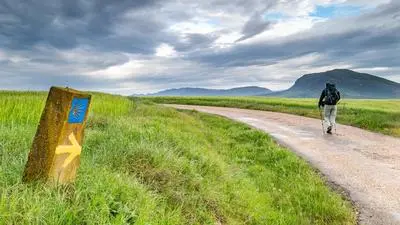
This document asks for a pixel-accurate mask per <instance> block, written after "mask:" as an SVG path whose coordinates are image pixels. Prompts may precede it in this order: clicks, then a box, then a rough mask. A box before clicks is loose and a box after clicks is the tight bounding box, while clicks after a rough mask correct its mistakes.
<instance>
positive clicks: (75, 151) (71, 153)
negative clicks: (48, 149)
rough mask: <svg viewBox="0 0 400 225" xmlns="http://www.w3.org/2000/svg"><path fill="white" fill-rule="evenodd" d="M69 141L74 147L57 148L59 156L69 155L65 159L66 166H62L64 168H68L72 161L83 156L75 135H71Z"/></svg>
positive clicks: (60, 146)
mask: <svg viewBox="0 0 400 225" xmlns="http://www.w3.org/2000/svg"><path fill="white" fill-rule="evenodd" d="M68 140H69V141H70V142H71V144H72V145H59V146H58V147H57V148H56V154H57V155H59V154H65V153H69V156H68V157H67V158H66V159H65V161H64V164H63V165H62V167H63V168H65V167H67V166H68V165H69V164H70V163H71V162H72V160H74V159H75V157H77V156H78V155H80V154H81V151H82V147H81V146H80V145H79V143H78V141H77V140H76V138H75V135H74V133H71V134H70V135H69V136H68Z"/></svg>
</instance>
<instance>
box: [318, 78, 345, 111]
mask: <svg viewBox="0 0 400 225" xmlns="http://www.w3.org/2000/svg"><path fill="white" fill-rule="evenodd" d="M328 92H331V93H332V94H337V97H336V99H335V101H332V102H328V99H326V97H327V95H328ZM339 100H340V92H339V91H338V90H337V89H336V87H335V85H334V84H329V83H327V84H326V88H325V89H324V90H323V91H322V93H321V96H320V97H319V102H318V107H321V106H324V105H336V104H337V103H338V102H339Z"/></svg>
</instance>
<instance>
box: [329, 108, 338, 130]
mask: <svg viewBox="0 0 400 225" xmlns="http://www.w3.org/2000/svg"><path fill="white" fill-rule="evenodd" d="M336 114H337V106H336V105H334V106H332V110H331V114H330V118H329V121H330V122H331V125H332V126H335V125H336Z"/></svg>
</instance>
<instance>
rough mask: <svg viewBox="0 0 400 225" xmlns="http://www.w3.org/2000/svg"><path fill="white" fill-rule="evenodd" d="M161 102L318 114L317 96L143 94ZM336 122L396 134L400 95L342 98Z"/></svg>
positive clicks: (399, 132)
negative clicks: (174, 95)
mask: <svg viewBox="0 0 400 225" xmlns="http://www.w3.org/2000/svg"><path fill="white" fill-rule="evenodd" d="M144 99H146V100H148V101H152V102H155V103H163V104H186V105H205V106H222V107H234V108H243V109H256V110H266V111H273V112H283V113H290V114H296V115H300V116H306V117H312V118H318V119H319V118H320V114H319V111H318V107H317V103H318V99H311V98H308V99H305V98H299V99H293V98H271V97H145V98H144ZM338 110H339V111H338V118H337V120H338V122H339V123H342V124H346V125H351V126H355V127H359V128H362V129H366V130H370V131H374V132H379V133H382V134H387V135H391V136H395V137H400V99H388V100H364V99H344V100H342V101H340V103H339V105H338Z"/></svg>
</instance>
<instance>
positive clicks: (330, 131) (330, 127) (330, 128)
mask: <svg viewBox="0 0 400 225" xmlns="http://www.w3.org/2000/svg"><path fill="white" fill-rule="evenodd" d="M326 133H328V134H332V126H329V127H328V130H326Z"/></svg>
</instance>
